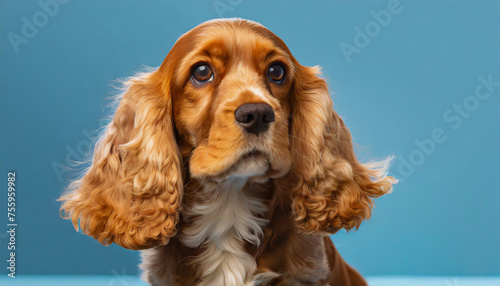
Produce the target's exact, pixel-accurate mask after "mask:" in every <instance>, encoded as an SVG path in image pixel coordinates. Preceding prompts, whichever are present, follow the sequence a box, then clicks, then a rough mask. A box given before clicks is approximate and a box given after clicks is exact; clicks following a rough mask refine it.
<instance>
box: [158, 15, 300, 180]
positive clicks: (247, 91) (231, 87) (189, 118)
mask: <svg viewBox="0 0 500 286" xmlns="http://www.w3.org/2000/svg"><path fill="white" fill-rule="evenodd" d="M170 55H171V56H170ZM170 55H169V57H168V59H167V60H166V62H165V63H164V64H166V65H170V64H172V65H173V66H175V67H176V68H175V71H174V72H173V77H172V78H171V79H169V80H170V83H171V88H172V101H173V116H174V121H175V126H176V129H177V131H178V134H179V142H178V143H179V147H180V148H181V151H182V153H183V155H184V156H183V157H188V156H189V171H190V174H191V176H192V177H194V178H206V177H209V178H213V179H223V178H226V177H228V176H241V177H253V178H254V179H258V180H263V179H266V178H275V177H278V176H282V175H284V174H285V173H286V172H288V171H289V168H290V166H291V161H292V160H291V158H292V157H291V154H290V152H291V150H290V142H289V121H290V115H291V113H290V112H291V106H290V94H291V92H292V90H291V89H292V83H293V82H294V80H295V71H296V66H295V63H294V59H293V57H292V56H291V54H290V52H289V51H288V49H287V47H286V46H285V45H284V43H283V42H282V41H281V40H280V39H279V38H278V37H276V36H274V35H273V34H272V33H270V32H269V31H267V30H264V28H263V27H261V26H260V25H256V24H250V25H249V24H248V23H247V24H241V23H240V24H238V23H237V22H233V23H226V25H225V26H221V25H212V24H210V23H207V24H205V25H202V26H200V27H197V28H196V29H194V30H192V31H190V32H189V33H187V34H186V35H184V36H183V37H182V38H181V39H179V40H178V41H177V43H176V44H175V46H174V47H173V49H172V51H171V52H170ZM170 61H173V62H174V63H172V62H170Z"/></svg>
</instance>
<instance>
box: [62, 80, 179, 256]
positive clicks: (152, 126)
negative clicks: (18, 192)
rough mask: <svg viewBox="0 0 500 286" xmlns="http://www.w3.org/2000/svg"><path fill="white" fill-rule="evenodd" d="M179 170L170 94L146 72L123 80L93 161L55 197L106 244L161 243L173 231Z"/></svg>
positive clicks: (137, 245) (76, 222) (68, 215)
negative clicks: (123, 89)
mask: <svg viewBox="0 0 500 286" xmlns="http://www.w3.org/2000/svg"><path fill="white" fill-rule="evenodd" d="M182 177H183V170H182V159H181V156H180V153H179V149H178V146H177V143H176V141H175V135H174V127H173V119H172V101H171V94H170V92H169V89H168V88H166V87H165V86H162V76H161V75H160V74H159V73H157V72H153V73H149V74H143V75H141V76H137V77H134V78H132V79H131V80H130V81H129V82H128V89H127V90H126V92H125V93H124V94H123V97H122V98H121V100H120V104H119V106H118V108H117V110H116V113H115V114H114V116H113V120H112V121H111V123H110V124H109V125H108V127H107V129H106V131H105V133H104V135H103V136H102V138H101V139H100V140H99V142H97V144H96V146H95V148H94V155H93V159H92V165H91V166H90V168H89V169H88V170H87V172H86V174H85V175H84V176H83V177H82V178H81V179H80V180H77V181H75V182H73V183H72V184H71V185H70V190H69V191H68V192H67V193H66V194H64V195H63V196H62V197H61V198H60V199H59V200H60V201H62V206H61V210H62V212H63V216H64V217H65V218H68V219H69V218H71V220H72V221H73V224H74V226H75V228H76V229H78V225H80V228H81V229H82V231H83V232H84V233H85V234H88V235H90V236H92V237H94V238H95V239H97V240H98V241H99V242H101V243H102V244H105V245H108V244H111V243H116V244H118V245H120V246H122V247H125V248H129V249H145V248H151V247H154V246H157V245H159V244H166V243H168V241H169V239H170V237H172V236H174V235H175V234H176V232H177V223H178V221H179V212H180V207H181V202H182V195H183V179H182Z"/></svg>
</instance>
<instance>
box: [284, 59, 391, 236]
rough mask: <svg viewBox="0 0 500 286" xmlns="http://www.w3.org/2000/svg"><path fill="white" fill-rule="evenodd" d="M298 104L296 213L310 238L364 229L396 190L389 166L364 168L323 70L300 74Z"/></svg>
mask: <svg viewBox="0 0 500 286" xmlns="http://www.w3.org/2000/svg"><path fill="white" fill-rule="evenodd" d="M297 73H298V74H297V78H296V81H295V86H294V88H295V91H294V92H295V94H294V96H293V99H292V110H293V111H292V121H291V124H292V126H291V134H292V136H291V139H290V140H291V145H292V150H294V162H295V167H294V168H293V169H292V171H291V173H290V174H291V179H292V184H293V187H292V192H291V195H292V199H293V202H292V212H293V214H294V217H295V221H296V224H297V226H298V227H299V229H301V230H302V231H304V232H307V233H322V232H327V233H335V232H336V231H338V230H339V229H342V228H345V229H347V230H349V229H352V228H358V227H359V225H360V224H361V222H362V221H363V220H364V219H368V218H369V217H370V216H371V208H372V205H373V202H372V199H371V198H374V197H379V196H381V195H383V194H385V193H387V192H389V191H390V190H391V188H392V183H394V181H395V180H394V179H393V178H392V177H386V176H385V169H386V166H385V165H387V164H385V163H380V164H372V165H366V164H361V163H359V162H358V161H357V159H356V155H355V154H354V151H353V147H352V140H351V134H350V132H349V130H348V129H347V127H346V126H345V124H344V122H343V121H342V119H341V118H340V116H339V115H338V114H337V113H336V112H335V111H334V110H333V106H332V100H331V98H330V96H329V94H328V88H327V84H326V82H325V81H324V80H323V79H321V78H320V77H319V74H320V70H319V68H318V67H302V66H300V68H299V69H298V71H297Z"/></svg>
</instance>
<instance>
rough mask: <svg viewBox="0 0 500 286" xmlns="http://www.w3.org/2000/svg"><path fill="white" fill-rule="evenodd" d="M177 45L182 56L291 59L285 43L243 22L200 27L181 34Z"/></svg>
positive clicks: (250, 23)
mask: <svg viewBox="0 0 500 286" xmlns="http://www.w3.org/2000/svg"><path fill="white" fill-rule="evenodd" d="M177 44H179V45H177ZM177 44H176V45H175V46H174V48H173V50H175V49H176V48H180V49H182V50H183V51H184V55H189V54H190V55H193V54H197V53H198V54H199V53H207V52H208V53H209V55H210V56H214V55H215V56H236V55H239V54H241V53H246V54H248V52H253V53H257V54H262V53H265V52H270V51H277V52H280V53H282V54H284V55H290V51H289V49H288V47H287V46H286V45H285V43H284V42H283V41H282V40H281V39H280V38H279V37H278V36H276V35H275V34H273V33H272V32H271V31H270V30H268V29H267V28H266V27H264V26H262V25H261V24H259V23H257V22H253V21H249V20H242V19H228V20H211V21H208V22H205V23H202V24H200V25H199V26H197V27H195V28H193V29H192V30H190V31H189V32H187V33H186V34H184V35H183V36H182V37H181V38H180V39H179V40H178V43H177ZM176 46H177V47H176Z"/></svg>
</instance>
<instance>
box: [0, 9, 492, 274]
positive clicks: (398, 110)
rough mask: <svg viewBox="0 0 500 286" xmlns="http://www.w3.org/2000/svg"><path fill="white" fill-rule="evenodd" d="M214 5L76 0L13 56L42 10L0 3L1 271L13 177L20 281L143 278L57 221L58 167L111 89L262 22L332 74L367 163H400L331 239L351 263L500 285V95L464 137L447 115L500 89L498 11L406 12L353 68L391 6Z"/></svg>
mask: <svg viewBox="0 0 500 286" xmlns="http://www.w3.org/2000/svg"><path fill="white" fill-rule="evenodd" d="M220 2H222V3H228V2H226V1H220ZM214 3H219V2H213V1H204V2H201V1H191V2H188V3H182V2H168V3H166V2H164V1H146V2H144V1H72V2H70V3H68V4H64V5H60V7H59V11H58V13H56V15H54V16H53V17H49V20H48V23H47V24H46V25H45V26H43V27H41V28H39V30H38V32H37V33H36V35H35V36H34V37H32V38H31V39H29V42H28V43H26V44H21V45H20V46H19V52H18V53H17V54H16V53H15V52H14V49H13V47H12V45H11V43H10V41H9V39H8V37H7V35H8V34H9V33H10V32H12V33H16V34H18V35H22V31H21V28H22V26H23V21H22V18H23V17H26V18H27V19H32V17H33V15H34V14H35V13H37V12H38V11H43V10H42V8H41V7H40V5H39V4H38V2H37V1H14V0H2V2H1V3H0V5H1V12H0V16H1V17H0V29H1V38H0V53H1V54H0V93H1V99H0V107H1V110H0V120H1V121H0V122H1V152H0V156H1V157H0V160H1V161H0V162H1V174H0V178H2V179H1V180H0V182H1V184H2V187H1V190H2V194H1V196H0V204H1V209H2V212H1V222H2V225H1V228H2V235H0V240H1V246H0V247H1V249H0V251H1V261H2V262H1V265H2V267H0V269H1V271H2V272H5V271H6V268H5V266H6V262H5V260H6V259H7V252H6V242H7V239H6V236H5V218H6V216H7V215H6V208H5V206H6V198H7V194H6V193H7V190H6V182H7V181H6V177H7V171H8V170H15V171H16V172H17V174H18V176H17V183H18V185H17V204H18V208H17V222H18V224H19V226H18V230H17V246H18V251H17V255H18V269H17V271H18V273H24V274H26V273H28V274H107V275H113V274H114V273H120V274H135V273H137V264H138V261H139V254H138V253H137V252H134V251H128V250H124V249H122V248H120V247H117V246H111V247H104V246H101V245H100V244H98V243H97V242H96V241H94V240H93V239H91V238H89V237H87V236H85V235H83V234H78V233H76V232H75V231H74V229H73V227H72V225H71V223H69V222H68V221H64V220H62V219H60V217H59V213H58V209H59V203H57V202H56V201H55V200H56V199H57V198H58V196H59V195H60V194H61V192H62V191H63V189H64V188H65V186H66V185H67V183H68V181H69V179H70V178H72V177H74V176H76V174H77V172H76V171H71V172H64V173H63V174H62V172H63V171H61V170H59V171H58V172H56V171H55V170H54V167H53V166H54V165H55V166H59V165H58V164H61V165H66V166H67V165H69V163H70V162H69V161H71V160H79V159H81V156H82V155H83V154H84V150H85V149H86V148H87V146H88V143H89V139H88V138H87V137H86V136H85V135H84V133H85V131H89V132H93V131H95V130H96V129H98V128H99V126H101V125H102V124H103V123H104V122H105V120H104V118H105V116H106V115H107V114H108V109H107V108H106V106H107V105H108V104H109V103H110V100H109V96H110V95H111V94H112V93H115V91H114V89H113V87H112V85H117V83H116V82H115V81H114V80H115V79H117V78H123V77H126V76H130V75H132V74H133V73H134V72H135V71H138V70H139V69H140V68H141V66H142V65H147V66H158V65H160V64H161V62H162V60H163V58H164V57H165V56H166V54H167V53H168V51H169V50H170V48H171V47H172V45H173V44H174V42H175V40H176V39H177V38H178V37H179V36H180V35H181V34H182V33H184V32H186V31H188V30H189V29H190V28H192V27H194V26H196V25H197V24H199V23H201V22H203V21H205V20H208V19H212V18H217V17H220V16H223V17H243V18H248V19H252V20H255V21H258V22H261V23H262V24H264V25H265V26H267V27H268V28H269V29H270V30H272V31H273V32H274V33H275V34H277V35H278V36H280V37H281V38H282V39H283V40H284V41H285V42H286V43H287V45H288V47H289V48H290V50H291V51H292V53H293V54H294V56H295V57H296V58H297V59H298V60H299V61H300V62H301V63H302V64H304V65H321V66H322V67H323V72H324V75H325V77H326V78H327V79H328V80H329V83H330V85H331V89H332V91H333V96H334V102H335V108H336V109H337V111H338V112H339V113H340V114H341V115H343V117H344V119H345V120H346V122H347V125H348V126H349V128H350V129H351V131H352V133H353V137H354V140H355V142H356V143H357V144H358V145H359V146H358V150H357V152H358V155H359V156H360V158H363V159H365V160H369V159H380V158H384V157H385V156H387V155H391V154H394V155H395V156H396V159H395V161H394V165H393V168H392V169H391V172H392V173H393V174H394V175H396V176H398V177H399V178H400V179H402V180H401V182H400V183H399V184H398V185H396V187H395V189H394V192H393V193H392V194H390V195H387V196H384V197H382V198H380V199H377V200H376V208H375V210H374V212H373V218H372V219H371V220H370V221H369V222H366V223H364V224H363V225H362V226H361V228H360V229H359V231H357V232H352V233H347V234H346V233H339V234H337V235H335V236H333V240H334V241H335V242H336V244H337V247H338V249H339V250H340V252H341V253H342V254H343V256H344V258H345V259H346V260H347V261H348V262H350V263H351V264H352V265H354V266H355V267H356V268H357V269H359V270H360V271H361V272H362V273H363V274H365V275H500V243H499V242H500V227H499V219H500V207H499V203H500V192H499V191H500V183H499V174H500V165H499V162H500V160H499V159H500V147H499V146H500V128H499V123H500V121H499V119H500V112H499V111H500V87H497V90H495V91H494V92H492V94H491V97H490V98H489V99H486V100H482V101H479V104H478V106H477V107H475V108H474V110H473V111H472V112H470V115H469V117H468V118H465V119H463V121H462V123H461V125H460V126H459V127H458V128H456V129H453V128H452V125H453V124H452V123H450V122H447V121H445V120H444V119H443V114H444V113H445V112H446V110H448V109H450V108H453V105H454V104H459V103H463V101H464V100H465V99H467V98H468V97H470V96H474V91H475V88H476V86H477V85H478V84H479V81H478V79H477V78H478V76H483V77H485V78H487V77H488V75H490V74H491V75H492V77H493V79H494V80H496V81H500V30H499V27H500V26H499V21H500V20H499V19H500V2H498V1H433V2H431V1H425V2H416V1H413V2H402V3H401V5H400V6H401V7H402V9H403V10H402V11H401V13H399V14H397V15H392V19H391V21H390V23H389V24H388V25H387V26H386V27H383V28H382V29H381V30H380V32H379V33H378V35H376V36H374V37H373V38H371V41H370V43H369V45H368V46H366V47H364V48H362V49H361V53H359V54H354V55H352V58H351V61H350V62H348V61H347V60H346V58H345V57H344V55H343V53H342V51H341V49H340V46H339V45H340V44H341V43H342V42H346V43H349V44H351V45H353V44H354V36H355V33H356V32H355V27H356V26H357V27H360V28H361V29H364V27H365V25H366V24H367V23H369V22H370V21H373V19H374V18H373V16H372V15H371V14H370V11H372V10H373V11H380V10H382V9H386V7H387V2H384V1H374V2H368V1H356V2H340V1H338V2H325V1H320V2H314V3H309V2H302V1H293V2H282V1H277V2H274V1H273V2H272V3H269V2H264V1H243V2H241V3H236V4H235V5H234V7H231V8H232V10H231V11H224V12H219V13H218V12H217V10H216V9H215V8H214ZM228 5H230V4H228ZM436 128H441V129H442V130H443V132H444V133H445V134H446V138H447V140H446V141H445V142H443V143H439V144H436V146H435V150H434V151H433V152H430V154H429V155H425V157H424V162H423V163H422V162H418V163H419V164H414V165H415V166H414V170H413V171H412V172H407V171H404V170H405V169H404V168H405V167H404V166H402V164H403V163H402V162H403V161H404V160H406V161H408V160H410V155H411V154H412V152H413V153H415V152H417V153H418V152H419V151H415V150H418V146H417V145H416V143H415V140H424V139H426V138H431V133H432V131H433V130H434V129H436ZM414 161H415V160H414ZM420 163H421V164H420ZM417 165H418V166H417ZM406 167H407V166H406ZM76 169H78V168H76ZM402 170H403V171H402ZM409 173H411V174H409ZM58 174H59V176H60V177H59V176H58Z"/></svg>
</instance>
